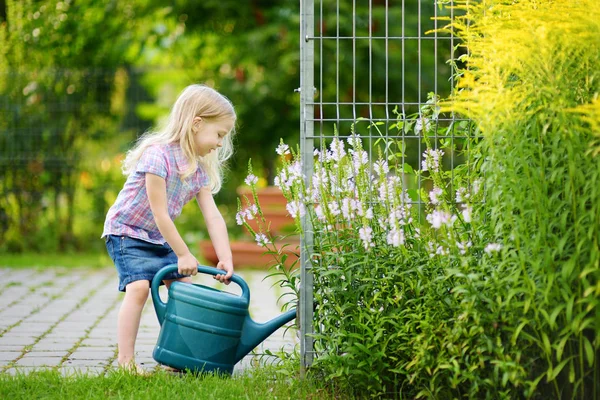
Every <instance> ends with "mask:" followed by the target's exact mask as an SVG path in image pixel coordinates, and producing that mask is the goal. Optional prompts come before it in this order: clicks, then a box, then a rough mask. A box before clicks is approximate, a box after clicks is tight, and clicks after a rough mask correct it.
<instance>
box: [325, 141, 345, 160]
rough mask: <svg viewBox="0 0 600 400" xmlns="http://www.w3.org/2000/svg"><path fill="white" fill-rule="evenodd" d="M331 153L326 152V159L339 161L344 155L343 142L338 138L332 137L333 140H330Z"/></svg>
mask: <svg viewBox="0 0 600 400" xmlns="http://www.w3.org/2000/svg"><path fill="white" fill-rule="evenodd" d="M330 148H331V153H328V154H327V156H328V160H327V161H331V160H333V161H340V160H341V159H342V157H344V156H345V155H346V150H344V142H342V141H341V140H340V139H338V138H333V141H332V142H331V146H330Z"/></svg>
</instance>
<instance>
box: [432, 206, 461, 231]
mask: <svg viewBox="0 0 600 400" xmlns="http://www.w3.org/2000/svg"><path fill="white" fill-rule="evenodd" d="M455 220H456V216H455V215H451V214H450V213H448V212H445V211H438V210H435V211H434V212H432V213H431V214H429V215H427V221H429V223H430V224H431V226H432V227H433V228H434V229H440V228H441V227H442V225H447V226H452V224H453V223H454V221H455Z"/></svg>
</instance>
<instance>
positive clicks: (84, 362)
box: [63, 360, 108, 368]
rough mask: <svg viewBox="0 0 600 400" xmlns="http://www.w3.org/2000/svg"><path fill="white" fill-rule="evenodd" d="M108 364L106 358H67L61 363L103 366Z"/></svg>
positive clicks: (74, 365)
mask: <svg viewBox="0 0 600 400" xmlns="http://www.w3.org/2000/svg"><path fill="white" fill-rule="evenodd" d="M105 365H108V360H67V361H65V362H64V363H63V366H64V367H80V366H83V367H93V368H96V367H103V366H105Z"/></svg>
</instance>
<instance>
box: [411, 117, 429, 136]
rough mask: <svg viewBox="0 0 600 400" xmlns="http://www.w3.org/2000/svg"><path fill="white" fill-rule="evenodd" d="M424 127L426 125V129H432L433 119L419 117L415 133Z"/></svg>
mask: <svg viewBox="0 0 600 400" xmlns="http://www.w3.org/2000/svg"><path fill="white" fill-rule="evenodd" d="M423 127H425V130H426V131H430V130H431V121H430V120H429V119H428V118H425V117H419V118H418V119H417V122H416V123H415V134H418V133H419V132H421V131H422V130H423Z"/></svg>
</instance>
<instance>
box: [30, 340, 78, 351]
mask: <svg viewBox="0 0 600 400" xmlns="http://www.w3.org/2000/svg"><path fill="white" fill-rule="evenodd" d="M73 346H74V343H64V342H63V343H60V342H43V343H42V342H40V343H36V344H35V345H34V346H33V348H32V349H31V350H32V351H69V350H71V349H72V348H73Z"/></svg>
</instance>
